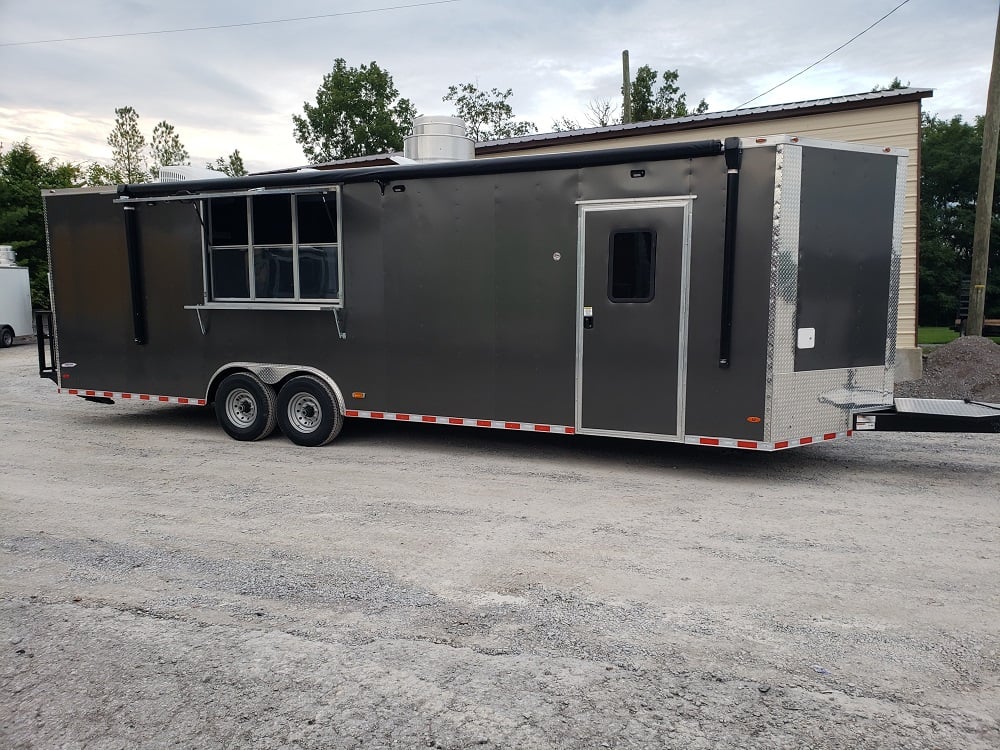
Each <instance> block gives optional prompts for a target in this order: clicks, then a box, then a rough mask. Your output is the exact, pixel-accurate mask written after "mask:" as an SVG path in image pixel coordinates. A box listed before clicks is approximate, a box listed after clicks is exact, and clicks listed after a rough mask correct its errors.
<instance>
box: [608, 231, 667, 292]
mask: <svg viewBox="0 0 1000 750" xmlns="http://www.w3.org/2000/svg"><path fill="white" fill-rule="evenodd" d="M655 248H656V234H655V233H654V232H649V231H630V232H615V233H613V234H612V235H611V257H610V259H609V262H608V266H609V271H610V273H609V278H608V297H609V298H610V299H611V301H612V302H649V301H650V300H651V299H653V271H654V264H655V258H656V256H655Z"/></svg>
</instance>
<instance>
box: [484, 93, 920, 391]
mask: <svg viewBox="0 0 1000 750" xmlns="http://www.w3.org/2000/svg"><path fill="white" fill-rule="evenodd" d="M932 94H933V92H932V91H931V90H930V89H913V88H906V89H896V90H893V91H880V92H876V93H868V94H855V95H851V96H839V97H834V98H830V99H816V100H812V101H805V102H794V103H791V104H777V105H773V106H768V107H755V108H752V109H739V110H732V111H728V112H711V113H706V114H703V115H693V116H690V117H679V118H676V119H673V120H654V121H652V122H640V123H631V124H628V125H612V126H609V127H603V128H590V129H586V130H573V131H565V132H560V133H539V134H536V135H529V136H524V137H521V138H510V139H507V140H502V141H490V142H484V143H478V144H476V156H477V158H478V157H493V156H514V155H520V154H528V153H532V154H541V153H553V152H557V151H582V150H589V149H598V148H624V147H627V146H646V145H649V144H654V143H676V142H678V141H690V140H702V139H719V140H722V139H725V138H727V137H732V136H740V137H744V138H749V137H753V136H765V135H780V134H788V135H799V136H809V137H812V138H823V139H826V140H831V141H848V142H852V143H867V144H873V145H878V146H892V147H895V148H905V149H909V152H910V159H909V165H908V170H907V171H908V173H907V179H906V211H905V214H904V219H903V257H902V268H901V274H900V287H899V322H898V327H897V337H896V379H897V380H910V379H913V378H917V377H920V372H921V358H920V349H919V348H918V347H917V284H918V278H917V254H918V252H919V248H918V246H917V238H918V234H919V233H918V225H919V224H918V222H919V204H920V201H919V194H920V114H921V112H920V106H921V100H923V99H925V98H927V97H930V96H932Z"/></svg>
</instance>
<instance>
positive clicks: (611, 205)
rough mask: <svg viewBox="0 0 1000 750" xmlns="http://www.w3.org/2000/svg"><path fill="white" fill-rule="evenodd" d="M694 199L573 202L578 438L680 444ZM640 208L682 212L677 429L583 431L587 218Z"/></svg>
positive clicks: (682, 423)
mask: <svg viewBox="0 0 1000 750" xmlns="http://www.w3.org/2000/svg"><path fill="white" fill-rule="evenodd" d="M697 197H698V196H696V195H669V196H656V197H651V198H615V199H608V200H586V201H577V202H576V205H577V232H576V235H577V240H576V243H577V248H576V257H577V263H576V313H577V314H576V371H575V378H574V379H575V388H576V393H575V396H574V401H575V404H574V420H575V421H574V428H575V431H576V432H577V433H578V434H581V435H603V436H607V437H625V438H637V439H642V440H660V441H663V442H671V443H682V442H684V428H685V418H686V413H685V407H686V401H687V398H686V396H687V355H688V315H689V308H690V291H691V290H690V286H691V214H692V208H693V206H694V201H695V199H696V198H697ZM643 208H646V209H648V208H680V209H682V210H683V212H684V213H683V224H682V229H681V235H682V236H681V277H680V282H679V283H680V300H679V301H680V310H679V315H678V317H679V320H680V323H679V326H678V331H677V425H676V433H675V434H669V435H662V434H659V433H647V432H631V431H628V430H603V429H587V428H586V427H584V426H583V310H584V299H583V284H584V276H585V271H586V262H587V237H586V225H587V214H588V213H591V212H600V211H628V210H633V209H643Z"/></svg>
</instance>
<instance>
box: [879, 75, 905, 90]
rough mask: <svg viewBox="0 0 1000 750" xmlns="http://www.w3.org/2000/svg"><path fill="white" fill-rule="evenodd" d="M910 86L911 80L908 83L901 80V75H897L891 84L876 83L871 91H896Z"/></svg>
mask: <svg viewBox="0 0 1000 750" xmlns="http://www.w3.org/2000/svg"><path fill="white" fill-rule="evenodd" d="M909 87H910V82H909V81H907V82H906V83H903V82H902V81H901V80H899V76H896V77H895V78H893V79H892V80H891V81H889V85H888V86H883V85H881V84H878V85H876V86H875V87H874V88H873V89H872V90H871V93H873V94H877V93H878V92H879V91H895V90H897V89H906V88H909Z"/></svg>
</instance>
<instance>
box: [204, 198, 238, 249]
mask: <svg viewBox="0 0 1000 750" xmlns="http://www.w3.org/2000/svg"><path fill="white" fill-rule="evenodd" d="M208 208H209V226H210V227H211V232H210V234H209V242H208V244H210V245H246V244H247V199H246V198H212V199H211V200H210V201H209V202H208Z"/></svg>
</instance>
